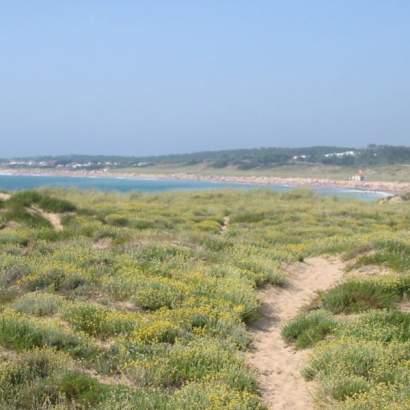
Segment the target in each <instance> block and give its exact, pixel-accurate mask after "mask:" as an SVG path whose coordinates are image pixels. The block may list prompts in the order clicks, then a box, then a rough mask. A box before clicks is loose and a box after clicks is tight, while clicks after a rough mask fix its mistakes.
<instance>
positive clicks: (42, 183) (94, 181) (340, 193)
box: [0, 175, 386, 201]
mask: <svg viewBox="0 0 410 410" xmlns="http://www.w3.org/2000/svg"><path fill="white" fill-rule="evenodd" d="M39 187H52V188H78V189H85V190H87V189H88V190H98V191H114V192H115V191H117V192H133V191H136V192H165V191H196V190H211V189H253V188H260V186H258V185H250V184H239V183H236V184H235V183H229V182H210V181H190V180H147V179H134V178H133V179H131V178H112V177H111V178H102V177H98V178H91V177H66V176H23V175H0V190H6V191H16V190H22V189H33V188H39ZM265 188H271V189H272V190H273V191H276V192H286V191H289V190H292V189H293V188H292V187H289V186H286V185H267V186H265ZM313 190H314V191H315V192H317V193H319V194H320V195H325V196H336V197H343V198H355V199H361V200H365V201H374V200H377V199H379V198H382V197H384V196H386V194H385V193H383V192H372V191H360V190H354V189H343V188H323V187H321V188H314V189H313Z"/></svg>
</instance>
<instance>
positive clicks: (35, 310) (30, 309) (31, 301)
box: [13, 292, 64, 316]
mask: <svg viewBox="0 0 410 410" xmlns="http://www.w3.org/2000/svg"><path fill="white" fill-rule="evenodd" d="M63 303H64V300H63V298H62V297H61V296H58V295H54V294H52V293H41V292H34V293H26V294H25V295H23V296H21V297H20V298H19V299H17V300H16V301H15V302H14V303H13V308H14V309H15V310H16V311H17V312H21V313H26V314H29V315H35V316H52V315H54V314H55V313H57V312H58V311H59V309H60V307H61V306H62V305H63Z"/></svg>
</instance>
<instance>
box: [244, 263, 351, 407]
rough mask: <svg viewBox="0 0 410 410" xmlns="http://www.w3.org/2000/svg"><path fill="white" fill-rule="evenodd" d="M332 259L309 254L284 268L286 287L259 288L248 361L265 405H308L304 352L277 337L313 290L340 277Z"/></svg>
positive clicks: (310, 397) (339, 265)
mask: <svg viewBox="0 0 410 410" xmlns="http://www.w3.org/2000/svg"><path fill="white" fill-rule="evenodd" d="M343 269H344V265H343V263H342V262H340V261H339V260H338V259H326V258H322V257H318V258H311V259H308V260H306V262H305V263H297V264H294V265H292V266H290V267H288V269H287V271H288V273H289V277H288V279H289V285H288V286H286V288H284V289H281V288H275V287H269V288H266V289H264V290H262V291H261V292H260V298H261V301H262V309H261V310H262V317H261V318H260V319H259V320H258V321H257V322H256V323H254V324H253V325H252V327H251V329H250V331H251V333H252V336H253V343H252V349H251V352H250V353H249V354H248V357H247V361H248V364H249V365H250V366H252V367H254V368H255V369H257V371H258V382H259V387H260V390H261V393H262V397H263V400H264V402H265V404H266V406H267V407H268V409H275V410H276V409H278V410H279V409H281V410H285V409H286V410H309V409H313V407H314V406H313V391H314V389H315V385H314V383H312V382H310V383H308V382H306V381H305V380H304V379H303V377H302V376H301V373H300V372H301V370H302V369H303V368H304V366H305V364H306V363H307V359H308V354H309V351H307V350H300V351H297V350H295V349H294V347H293V346H290V345H287V344H286V342H285V341H284V340H283V339H282V337H281V329H282V327H283V326H284V325H285V324H286V322H288V321H289V320H290V319H292V318H294V317H295V316H296V315H297V314H298V312H299V311H300V309H301V308H302V307H303V306H306V305H307V304H308V303H309V302H311V301H312V300H313V299H314V297H315V295H316V294H317V291H320V290H325V289H328V288H330V287H333V286H334V285H335V284H336V283H337V282H338V281H339V280H340V279H341V278H342V276H343V273H344V270H343Z"/></svg>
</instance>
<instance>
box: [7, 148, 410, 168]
mask: <svg viewBox="0 0 410 410" xmlns="http://www.w3.org/2000/svg"><path fill="white" fill-rule="evenodd" d="M14 160H15V161H17V163H18V164H20V163H21V162H24V161H26V162H27V163H30V162H34V164H36V163H39V162H42V163H46V164H50V167H56V166H69V165H70V164H89V167H90V168H102V167H106V166H107V164H108V167H110V168H114V167H115V168H128V167H145V166H152V165H154V166H155V165H170V166H181V167H184V166H194V165H199V164H204V165H206V166H208V167H213V168H225V167H236V168H239V169H254V168H270V167H275V166H282V165H291V164H295V165H297V164H324V165H339V166H356V167H367V166H381V165H392V164H410V147H407V146H391V145H369V146H367V147H365V148H351V147H335V146H315V147H302V148H277V147H272V148H255V149H234V150H222V151H203V152H195V153H189V154H171V155H162V156H145V157H137V156H135V157H131V156H129V157H126V156H109V155H65V156H55V157H53V156H43V157H31V158H16V159H14ZM0 163H1V164H2V165H7V163H9V164H10V163H11V160H0Z"/></svg>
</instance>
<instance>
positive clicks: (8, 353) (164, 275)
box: [0, 191, 410, 410]
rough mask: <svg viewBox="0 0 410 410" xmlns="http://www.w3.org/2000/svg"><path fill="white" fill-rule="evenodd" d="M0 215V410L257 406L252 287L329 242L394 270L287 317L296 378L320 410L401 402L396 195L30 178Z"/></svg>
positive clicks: (403, 253)
mask: <svg viewBox="0 0 410 410" xmlns="http://www.w3.org/2000/svg"><path fill="white" fill-rule="evenodd" d="M33 206H34V207H37V208H39V209H42V210H43V211H45V212H49V213H57V214H59V215H60V217H61V221H62V225H63V227H64V229H63V230H59V231H56V230H55V229H54V228H53V226H52V225H51V224H50V222H49V221H48V220H47V219H46V218H44V217H42V215H41V213H38V214H32V213H30V212H29V211H28V210H29V209H30V208H32V207H33ZM228 217H229V218H228ZM227 221H229V223H227ZM0 226H1V228H2V229H1V230H0V304H1V305H0V355H1V357H2V359H3V360H2V362H1V364H0V381H1V382H0V408H7V409H94V408H98V409H107V410H108V409H142V410H144V409H147V410H148V409H152V410H154V409H155V410H157V409H159V410H161V409H163V410H177V409H178V410H179V409H198V410H201V409H204V410H205V409H209V410H216V409H232V410H233V409H235V410H236V409H239V410H240V409H263V408H264V407H263V405H262V402H261V399H260V396H259V393H258V386H257V383H256V381H255V380H256V379H255V374H254V371H253V370H252V369H250V368H249V367H248V366H247V365H246V363H245V352H246V350H247V348H248V346H249V342H250V338H249V333H248V331H247V323H249V322H251V321H253V320H255V318H256V317H257V314H258V300H257V292H256V289H257V288H258V287H262V286H264V285H266V284H273V285H275V286H279V287H280V286H284V285H285V284H286V277H285V274H284V272H283V270H282V267H283V266H284V265H285V264H288V263H292V262H296V261H303V260H304V259H305V258H307V257H309V256H314V255H324V254H344V255H346V258H352V259H353V258H354V259H355V263H356V264H357V265H358V266H359V265H369V264H371V265H374V264H381V265H384V266H386V267H388V268H389V269H391V270H392V272H393V271H394V272H395V273H391V274H388V275H383V276H382V277H378V276H372V277H367V278H363V279H361V278H353V279H349V280H348V281H346V282H345V283H342V284H340V285H338V286H337V287H336V288H334V289H331V290H330V291H328V292H326V293H323V294H322V295H321V298H320V300H319V301H318V303H317V306H316V305H315V308H319V309H320V310H318V311H312V312H305V313H303V315H302V317H301V318H296V319H295V321H293V322H291V323H290V324H289V326H288V327H287V328H285V330H284V336H285V337H286V338H287V339H288V340H289V341H290V342H292V341H295V342H296V345H297V347H298V348H305V347H308V346H309V347H310V346H314V349H315V350H314V351H315V354H314V355H313V356H312V361H311V363H310V364H309V365H308V366H307V368H306V369H305V370H304V375H305V377H306V378H307V379H316V380H318V381H319V382H321V386H322V389H321V392H320V394H319V399H320V400H321V401H320V403H321V404H322V405H324V406H327V407H328V408H332V409H333V408H336V407H340V408H345V409H387V408H397V409H406V408H409V404H410V402H409V400H410V393H409V392H408V389H406V386H408V383H409V381H410V366H409V363H410V353H409V352H410V345H409V342H408V339H409V336H410V314H409V313H406V312H401V311H400V302H402V301H403V300H404V299H405V298H406V295H407V294H408V292H409V290H410V279H409V278H410V276H408V275H407V272H408V270H409V269H410V233H409V228H410V210H409V209H408V206H407V205H406V204H385V205H379V204H376V203H374V204H367V203H360V202H354V201H342V200H337V199H332V198H328V199H320V198H317V197H315V196H314V195H313V194H312V193H310V192H303V191H294V192H291V193H287V194H275V193H272V192H268V191H252V192H205V193H186V194H181V193H178V194H161V195H141V194H133V195H114V194H103V193H87V194H84V193H81V192H78V191H65V192H63V191H55V192H45V191H41V192H36V193H33V192H29V193H21V194H18V195H15V196H13V197H11V198H10V199H7V198H4V200H1V201H0ZM396 272H397V273H396ZM351 313H354V315H355V316H354V319H352V318H348V316H347V315H349V314H351ZM391 403H394V406H395V407H394V406H391ZM389 406H390V407H389Z"/></svg>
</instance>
